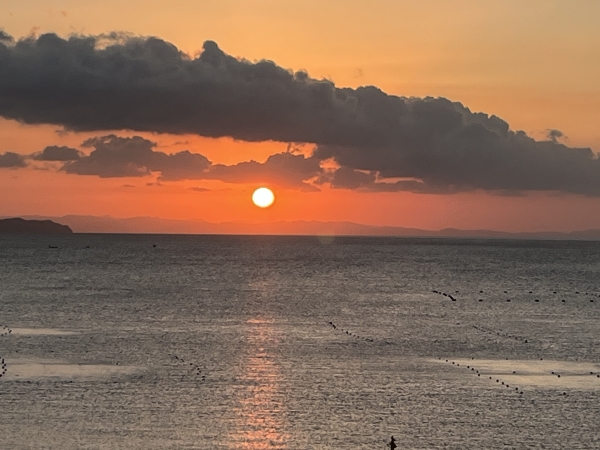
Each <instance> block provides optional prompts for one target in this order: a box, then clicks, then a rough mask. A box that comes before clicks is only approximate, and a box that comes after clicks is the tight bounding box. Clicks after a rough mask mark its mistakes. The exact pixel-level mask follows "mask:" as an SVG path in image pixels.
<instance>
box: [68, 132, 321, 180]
mask: <svg viewBox="0 0 600 450" xmlns="http://www.w3.org/2000/svg"><path fill="white" fill-rule="evenodd" d="M82 147H84V148H92V149H93V150H92V151H91V153H90V154H89V156H81V157H79V159H77V160H73V161H67V162H66V163H65V164H64V166H63V167H62V169H61V170H63V171H65V172H67V173H70V174H77V175H95V176H99V177H102V178H117V177H143V176H148V175H151V174H153V173H159V181H177V180H221V181H224V182H226V183H264V184H273V185H275V186H277V187H284V188H295V189H302V190H318V189H317V188H315V187H314V186H312V185H310V184H307V183H305V181H306V180H309V179H311V178H314V177H316V176H318V175H319V174H320V173H321V168H320V167H319V164H320V163H319V161H318V160H316V159H314V158H305V157H304V156H303V155H294V154H292V153H287V152H286V153H279V154H275V155H271V156H270V157H269V158H268V159H267V161H266V162H265V163H258V162H256V161H245V162H241V163H238V164H235V165H231V166H226V165H222V164H212V163H211V162H210V161H209V160H208V159H207V158H206V157H205V156H203V155H200V154H197V153H190V152H189V151H187V150H185V151H182V152H179V153H173V154H167V153H163V152H160V151H156V150H155V149H154V148H155V147H156V144H155V143H154V142H152V141H149V140H147V139H144V138H142V137H140V136H134V137H131V138H123V137H119V136H115V135H108V136H101V137H94V138H91V139H88V140H86V141H84V142H83V144H82Z"/></svg>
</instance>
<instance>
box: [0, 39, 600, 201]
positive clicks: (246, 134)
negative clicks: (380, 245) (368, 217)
mask: <svg viewBox="0 0 600 450" xmlns="http://www.w3.org/2000/svg"><path fill="white" fill-rule="evenodd" d="M0 116H2V117H5V118H8V119H15V120H18V121H21V122H24V123H29V124H55V125H59V126H62V127H64V128H65V129H66V130H72V131H99V132H101V131H106V130H133V131H138V132H157V133H171V134H197V135H201V136H207V137H223V136H228V137H232V138H234V139H238V140H244V141H253V142H257V141H280V142H285V143H308V144H312V145H313V146H314V150H313V152H312V154H310V155H304V154H294V153H292V152H285V153H280V154H276V155H273V156H271V157H270V158H269V159H268V160H267V161H266V162H265V163H258V162H255V161H247V162H242V163H239V164H236V165H232V166H225V165H220V164H213V163H211V162H210V161H209V160H208V159H207V158H206V157H205V156H203V155H200V154H197V153H191V152H189V151H183V152H179V153H174V154H168V153H165V152H162V151H159V150H157V149H156V146H155V145H154V144H153V143H152V142H150V141H148V140H146V139H144V138H142V137H139V136H136V137H133V138H120V137H118V136H115V135H107V136H105V135H101V134H100V135H99V136H98V137H96V138H92V139H88V140H86V141H85V142H83V143H82V146H81V149H74V148H68V147H56V146H53V145H49V146H48V147H47V148H45V149H43V150H42V151H41V152H40V153H38V154H36V155H32V156H31V157H30V159H33V160H38V161H55V162H56V161H58V162H61V165H60V168H59V170H62V171H65V172H67V173H71V174H78V175H95V176H100V177H132V176H136V177H137V176H149V175H151V174H152V173H159V176H160V178H161V179H162V180H165V181H174V180H180V179H198V180H200V179H218V180H222V181H225V182H236V183H243V182H265V181H267V182H272V183H274V184H276V185H278V186H282V187H288V188H294V189H304V190H310V189H312V190H314V189H317V186H318V185H319V184H323V183H330V184H331V186H332V187H334V188H344V189H360V190H371V191H413V192H436V193H449V192H459V191H470V190H478V189H479V190H486V191H493V192H501V193H502V192H505V193H515V192H523V191H559V192H563V193H574V194H584V195H591V196H598V195H600V160H599V159H598V158H597V156H596V155H595V154H594V152H593V151H592V150H591V149H589V148H570V147H567V146H565V145H564V144H562V143H560V142H559V139H561V138H562V137H563V136H562V133H561V132H560V131H559V130H551V134H549V137H548V140H547V141H536V140H534V139H532V138H530V137H529V136H527V135H526V134H525V133H523V132H520V131H513V130H511V129H510V127H509V125H508V124H507V123H506V122H504V121H503V120H502V119H500V118H498V117H496V116H493V115H487V114H484V113H473V112H471V111H470V110H469V109H468V108H467V107H465V106H463V105H462V104H460V103H457V102H451V101H449V100H447V99H444V98H405V97H398V96H394V95H389V94H386V93H385V92H382V91H381V90H379V89H378V88H376V87H373V86H367V87H361V88H357V89H349V88H338V87H336V86H335V84H334V83H333V82H331V81H329V80H317V79H313V78H311V77H310V76H309V75H308V74H307V73H305V72H302V71H299V72H292V71H290V70H287V69H284V68H282V67H279V66H277V65H276V64H275V63H274V62H271V61H258V62H251V61H247V60H243V59H238V58H235V57H232V56H230V55H228V54H226V53H225V52H223V51H222V50H221V49H220V48H219V47H218V46H217V44H216V43H214V42H211V41H207V42H205V43H204V46H203V51H202V53H201V54H200V55H199V56H198V57H196V58H191V57H189V56H187V55H186V54H183V53H182V52H180V51H179V50H178V49H177V48H176V47H175V46H174V45H172V44H170V43H168V42H165V41H163V40H161V39H159V38H154V37H150V38H142V37H135V36H128V35H123V34H116V33H114V34H110V35H102V36H71V37H69V38H67V39H65V38H61V37H59V36H57V35H55V34H44V35H42V36H40V37H28V38H24V39H21V40H18V41H15V40H14V39H12V38H11V37H10V36H8V35H6V34H5V33H1V34H0ZM49 144H50V143H49ZM328 164H329V165H328ZM25 165H27V161H26V160H25V159H24V158H23V157H22V156H20V155H17V154H16V153H6V154H3V155H0V167H5V168H6V167H8V168H19V167H23V166H25ZM325 167H329V168H327V169H326V168H325Z"/></svg>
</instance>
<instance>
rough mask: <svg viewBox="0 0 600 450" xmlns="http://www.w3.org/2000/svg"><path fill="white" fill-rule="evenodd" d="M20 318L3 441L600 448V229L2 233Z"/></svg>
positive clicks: (0, 250) (2, 302)
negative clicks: (573, 236)
mask: <svg viewBox="0 0 600 450" xmlns="http://www.w3.org/2000/svg"><path fill="white" fill-rule="evenodd" d="M50 245H51V246H55V247H58V248H49V246H50ZM154 245H156V246H155V247H154ZM88 247H89V248H88ZM434 291H437V292H438V293H436V292H434ZM444 294H446V295H444ZM452 298H454V301H453V300H452ZM509 300H510V301H509ZM536 300H537V301H536ZM0 333H2V336H0V357H2V358H4V365H3V368H2V371H1V372H0V373H3V376H2V377H1V378H0V448H2V449H42V448H44V449H60V450H67V449H83V448H89V449H299V450H301V449H381V450H382V449H385V448H386V443H387V442H388V441H389V439H390V436H391V435H394V437H395V438H396V442H397V443H398V445H399V449H496V448H516V449H522V448H540V449H541V448H545V449H594V448H600V419H599V418H600V377H598V376H597V375H598V374H600V354H599V341H598V339H599V336H600V243H593V242H535V241H486V240H450V239H445V240H435V239H386V238H330V237H327V238H316V237H266V236H264V237H258V236H254V237H250V236H244V237H242V236H143V235H132V236H125V235H74V236H70V237H7V236H3V237H0ZM446 360H448V361H447V362H446Z"/></svg>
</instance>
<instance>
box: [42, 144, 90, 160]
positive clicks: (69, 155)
mask: <svg viewBox="0 0 600 450" xmlns="http://www.w3.org/2000/svg"><path fill="white" fill-rule="evenodd" d="M80 156H81V152H80V151H79V150H77V149H75V148H71V147H65V146H61V147H59V146H56V145H49V146H48V147H46V148H45V149H44V150H43V151H42V152H40V153H37V154H35V155H33V159H35V160H37V161H63V162H64V161H75V160H77V159H79V158H80Z"/></svg>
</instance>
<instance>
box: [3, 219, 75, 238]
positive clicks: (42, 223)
mask: <svg viewBox="0 0 600 450" xmlns="http://www.w3.org/2000/svg"><path fill="white" fill-rule="evenodd" d="M0 234H52V235H57V234H60V235H64V234H73V230H72V229H71V228H70V227H69V226H67V225H62V224H60V223H56V222H53V221H52V220H25V219H21V218H19V217H14V218H10V219H0Z"/></svg>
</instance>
